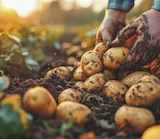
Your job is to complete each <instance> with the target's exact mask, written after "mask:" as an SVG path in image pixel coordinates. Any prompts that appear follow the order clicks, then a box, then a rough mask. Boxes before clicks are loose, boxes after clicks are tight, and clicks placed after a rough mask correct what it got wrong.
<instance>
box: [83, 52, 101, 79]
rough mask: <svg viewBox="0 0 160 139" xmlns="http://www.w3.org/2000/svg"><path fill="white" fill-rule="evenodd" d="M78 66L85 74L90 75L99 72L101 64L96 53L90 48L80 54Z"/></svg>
mask: <svg viewBox="0 0 160 139" xmlns="http://www.w3.org/2000/svg"><path fill="white" fill-rule="evenodd" d="M80 66H81V68H82V70H83V72H84V74H85V75H86V76H91V75H93V74H95V73H98V72H100V71H101V70H102V67H103V64H102V61H101V58H100V57H99V55H98V53H97V52H95V51H92V50H90V51H87V52H85V53H84V54H83V55H82V57H81V59H80Z"/></svg>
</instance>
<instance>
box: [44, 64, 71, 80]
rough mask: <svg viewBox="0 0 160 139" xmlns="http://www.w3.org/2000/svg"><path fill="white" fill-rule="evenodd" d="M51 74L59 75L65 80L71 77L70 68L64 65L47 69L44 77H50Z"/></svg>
mask: <svg viewBox="0 0 160 139" xmlns="http://www.w3.org/2000/svg"><path fill="white" fill-rule="evenodd" d="M53 74H56V75H57V76H59V77H61V78H64V79H65V80H69V79H70V78H71V77H72V74H71V72H70V69H68V68H67V67H65V66H58V67H55V68H53V69H51V70H49V71H48V72H47V73H46V74H45V76H44V78H46V79H48V78H50V77H51V76H52V75H53Z"/></svg>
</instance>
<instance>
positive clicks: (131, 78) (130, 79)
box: [121, 71, 150, 86]
mask: <svg viewBox="0 0 160 139" xmlns="http://www.w3.org/2000/svg"><path fill="white" fill-rule="evenodd" d="M149 74H150V73H149V72H146V71H135V72H132V73H129V74H128V75H126V76H125V77H123V78H122V79H121V82H122V83H123V84H125V85H127V86H131V85H133V84H135V83H137V82H138V81H139V80H140V79H141V78H142V77H143V76H145V75H149Z"/></svg>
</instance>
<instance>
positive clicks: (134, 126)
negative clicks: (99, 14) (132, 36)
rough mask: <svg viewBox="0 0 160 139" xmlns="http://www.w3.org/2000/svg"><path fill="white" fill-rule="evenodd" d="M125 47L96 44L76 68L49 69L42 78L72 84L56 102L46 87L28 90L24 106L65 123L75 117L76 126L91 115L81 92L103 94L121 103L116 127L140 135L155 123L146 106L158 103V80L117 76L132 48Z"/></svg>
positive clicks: (128, 74) (149, 76) (130, 74)
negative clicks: (56, 78)
mask: <svg viewBox="0 0 160 139" xmlns="http://www.w3.org/2000/svg"><path fill="white" fill-rule="evenodd" d="M125 46H128V47H123V46H120V47H115V48H108V47H107V46H106V45H105V44H104V43H99V44H97V45H96V46H95V48H94V49H93V50H89V51H87V52H85V53H84V54H83V55H82V56H81V59H80V64H79V65H78V66H77V67H74V68H72V67H67V66H66V67H65V66H59V67H55V68H53V69H51V70H49V71H48V72H47V73H46V75H45V76H44V78H46V79H48V78H51V77H52V74H56V75H57V76H59V77H61V78H63V79H65V80H66V81H70V80H71V79H74V81H75V85H74V86H73V87H70V88H68V89H65V90H63V91H62V92H60V94H59V96H58V100H57V102H56V101H55V99H54V97H53V96H51V95H50V94H51V92H49V91H48V90H46V89H45V88H43V87H36V88H31V89H30V90H28V91H27V92H26V93H25V94H24V100H23V102H24V107H25V108H26V110H28V111H29V112H31V113H34V114H35V113H36V114H37V115H39V116H42V117H49V116H52V115H53V114H55V115H56V116H57V118H60V119H62V120H64V121H68V120H70V119H72V118H76V123H77V124H84V123H86V122H87V121H88V120H89V116H90V115H91V114H92V112H91V109H90V108H89V107H87V106H86V105H84V104H82V103H81V101H82V99H83V96H84V93H85V94H86V93H93V92H94V94H97V95H98V94H100V93H103V94H104V95H105V96H106V98H109V99H112V100H113V102H121V103H124V105H122V106H121V107H120V108H118V109H117V111H116V113H115V117H114V120H115V123H116V125H117V127H118V128H119V129H120V130H123V131H125V130H126V129H127V130H128V129H129V130H130V131H132V132H133V133H137V134H142V133H143V132H144V131H145V130H146V129H147V128H149V127H151V126H152V125H155V123H156V122H155V117H154V115H153V113H152V112H151V111H150V109H149V108H148V106H152V105H153V104H154V103H155V102H156V101H157V100H160V79H159V78H158V77H156V76H155V75H153V74H151V73H148V72H145V71H135V72H131V71H128V72H126V73H122V74H121V75H119V74H117V71H118V69H119V67H120V65H121V63H122V61H123V60H124V59H125V58H126V57H127V55H128V52H129V49H130V48H131V47H130V46H129V44H128V42H127V44H125ZM119 73H120V72H119ZM117 75H118V76H117ZM44 98H46V100H47V103H46V101H44ZM46 104H47V105H46Z"/></svg>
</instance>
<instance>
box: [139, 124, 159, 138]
mask: <svg viewBox="0 0 160 139" xmlns="http://www.w3.org/2000/svg"><path fill="white" fill-rule="evenodd" d="M141 139H160V124H158V125H153V126H151V127H149V128H147V129H146V130H145V131H144V132H143V134H142V136H141Z"/></svg>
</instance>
